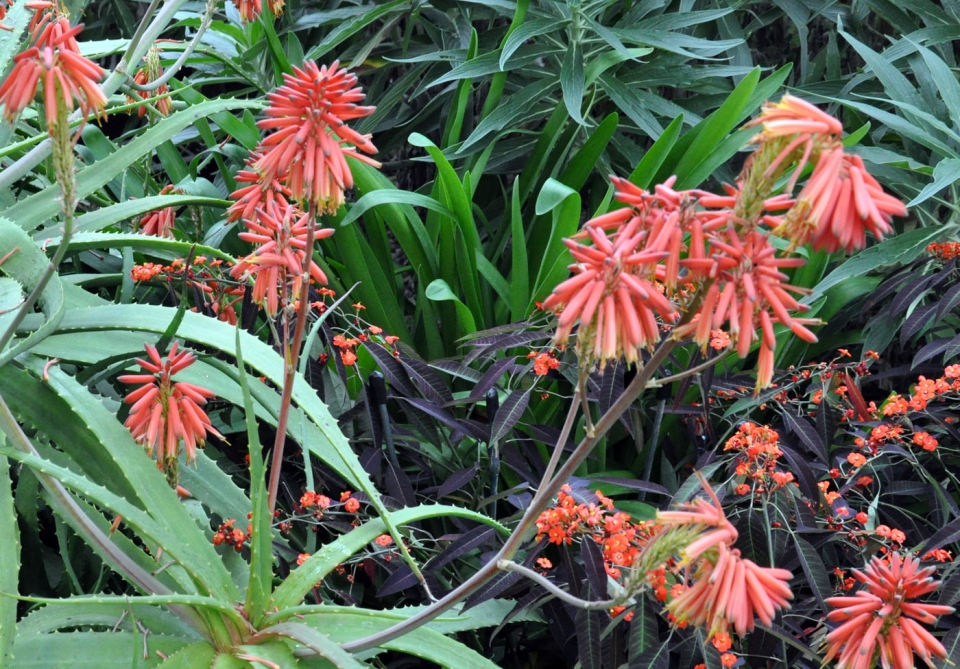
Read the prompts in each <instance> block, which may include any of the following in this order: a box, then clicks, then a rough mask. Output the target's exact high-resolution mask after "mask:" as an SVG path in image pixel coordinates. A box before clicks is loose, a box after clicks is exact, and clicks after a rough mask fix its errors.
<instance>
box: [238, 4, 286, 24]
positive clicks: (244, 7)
mask: <svg viewBox="0 0 960 669" xmlns="http://www.w3.org/2000/svg"><path fill="white" fill-rule="evenodd" d="M234 4H236V6H237V10H238V11H239V12H240V20H241V21H243V22H244V23H252V22H253V21H255V20H256V19H257V18H259V17H260V16H261V15H262V14H263V0H236V2H235V3H234ZM284 4H285V3H284V0H267V6H269V7H270V11H271V12H273V15H274V16H280V15H281V14H283V5H284Z"/></svg>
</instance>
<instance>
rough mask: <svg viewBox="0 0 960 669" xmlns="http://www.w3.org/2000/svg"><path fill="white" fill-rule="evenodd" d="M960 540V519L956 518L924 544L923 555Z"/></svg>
mask: <svg viewBox="0 0 960 669" xmlns="http://www.w3.org/2000/svg"><path fill="white" fill-rule="evenodd" d="M958 540H960V518H954V519H953V520H951V521H950V522H949V523H947V524H946V525H944V526H943V527H941V528H940V529H939V530H937V531H936V532H934V533H933V536H932V537H930V538H929V539H927V540H926V541H925V542H923V553H924V554H926V553H927V552H929V551H932V550H934V549H937V548H943V547H944V546H946V545H948V544H953V543H956V542H957V541H958Z"/></svg>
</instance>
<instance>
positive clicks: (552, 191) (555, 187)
mask: <svg viewBox="0 0 960 669" xmlns="http://www.w3.org/2000/svg"><path fill="white" fill-rule="evenodd" d="M576 194H577V191H575V190H574V189H573V188H571V187H570V186H568V185H566V184H565V183H561V182H560V181H557V180H556V179H547V181H546V183H544V184H543V188H541V189H540V195H539V196H538V197H537V204H536V207H535V208H534V211H535V213H536V214H537V216H543V215H544V214H548V213H550V212H551V211H553V210H554V209H556V208H557V207H559V206H560V205H561V204H563V202H564V200H566V199H567V198H568V197H570V196H572V195H576Z"/></svg>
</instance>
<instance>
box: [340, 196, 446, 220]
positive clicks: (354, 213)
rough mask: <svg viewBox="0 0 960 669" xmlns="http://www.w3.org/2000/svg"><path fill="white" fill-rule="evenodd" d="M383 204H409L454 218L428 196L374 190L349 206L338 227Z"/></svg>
mask: <svg viewBox="0 0 960 669" xmlns="http://www.w3.org/2000/svg"><path fill="white" fill-rule="evenodd" d="M385 204H409V205H411V206H414V207H423V208H424V209H430V210H431V211H435V212H437V213H440V214H443V215H444V216H448V217H450V218H451V219H452V218H454V213H453V212H452V211H451V210H450V209H448V208H447V207H445V206H443V205H442V204H440V203H439V202H437V201H436V200H434V199H433V198H432V197H430V196H428V195H420V194H419V193H411V192H409V191H405V190H389V189H383V190H375V191H372V192H369V193H367V194H365V195H364V196H363V197H361V198H360V199H359V200H357V201H356V202H354V203H353V204H351V205H350V210H349V211H348V212H347V215H346V216H344V217H343V220H342V221H340V225H349V224H350V223H353V222H354V221H355V220H357V219H358V218H360V217H361V216H363V214H365V213H366V212H367V211H368V210H370V209H374V208H378V207H380V206H381V205H385Z"/></svg>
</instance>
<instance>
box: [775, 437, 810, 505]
mask: <svg viewBox="0 0 960 669" xmlns="http://www.w3.org/2000/svg"><path fill="white" fill-rule="evenodd" d="M780 450H781V452H782V453H783V457H784V458H786V460H787V462H788V463H789V464H790V469H792V470H793V471H795V472H796V473H797V483H799V484H800V492H802V493H803V494H804V495H806V496H807V497H809V498H810V499H816V498H817V495H818V492H819V489H818V488H817V477H816V476H814V474H813V471H812V470H811V469H810V467H809V465H807V461H806V459H805V458H804V457H803V456H801V455H800V454H799V453H797V452H796V451H795V450H793V449H792V448H790V447H789V446H787V445H785V444H784V443H782V440H781V443H780Z"/></svg>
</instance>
